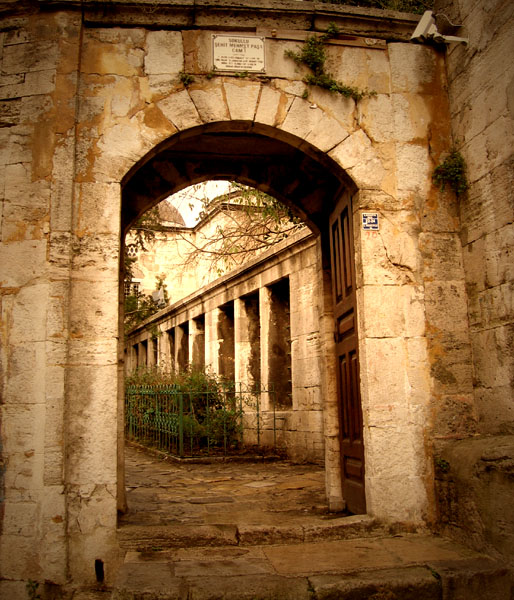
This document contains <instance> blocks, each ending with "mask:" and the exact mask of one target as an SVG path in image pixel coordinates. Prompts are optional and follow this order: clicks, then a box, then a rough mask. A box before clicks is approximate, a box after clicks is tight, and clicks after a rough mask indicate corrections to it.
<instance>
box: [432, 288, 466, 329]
mask: <svg viewBox="0 0 514 600" xmlns="http://www.w3.org/2000/svg"><path fill="white" fill-rule="evenodd" d="M425 311H426V318H427V333H428V335H436V336H437V335H440V334H441V333H443V332H444V335H457V336H458V335H460V334H461V333H463V334H464V335H465V336H467V331H468V315H467V306H466V290H465V284H464V282H463V281H427V283H426V285H425Z"/></svg>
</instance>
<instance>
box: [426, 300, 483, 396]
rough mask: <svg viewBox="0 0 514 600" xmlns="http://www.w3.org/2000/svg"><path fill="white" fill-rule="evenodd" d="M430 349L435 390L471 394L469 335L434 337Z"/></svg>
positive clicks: (461, 333)
mask: <svg viewBox="0 0 514 600" xmlns="http://www.w3.org/2000/svg"><path fill="white" fill-rule="evenodd" d="M443 310H444V309H443ZM428 348H429V358H430V374H431V377H432V387H433V390H434V391H435V392H436V393H438V394H466V393H471V390H472V385H473V380H472V375H473V373H472V364H471V347H470V344H469V338H468V335H467V333H466V332H454V333H448V334H443V335H439V336H433V337H431V338H430V340H429V344H428Z"/></svg>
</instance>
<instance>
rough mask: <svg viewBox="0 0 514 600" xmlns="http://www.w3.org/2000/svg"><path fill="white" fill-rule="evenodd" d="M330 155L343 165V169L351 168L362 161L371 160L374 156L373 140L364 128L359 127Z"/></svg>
mask: <svg viewBox="0 0 514 600" xmlns="http://www.w3.org/2000/svg"><path fill="white" fill-rule="evenodd" d="M330 156H331V157H332V158H333V159H334V160H335V161H336V162H337V163H339V164H340V165H341V167H342V168H343V169H351V168H352V167H354V166H355V165H357V164H358V163H359V162H361V161H366V162H367V161H369V160H370V159H371V158H373V157H374V151H373V148H372V144H371V140H370V139H369V137H368V136H367V135H366V133H365V132H364V131H363V130H362V129H358V130H357V131H356V132H355V133H352V134H351V135H350V136H348V137H347V138H346V139H344V140H343V141H342V142H341V143H340V144H338V146H337V147H336V148H334V149H333V150H332V151H331V152H330Z"/></svg>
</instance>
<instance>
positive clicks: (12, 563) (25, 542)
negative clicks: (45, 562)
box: [0, 534, 42, 597]
mask: <svg viewBox="0 0 514 600" xmlns="http://www.w3.org/2000/svg"><path fill="white" fill-rule="evenodd" d="M39 550H40V547H39V544H38V543H37V538H35V536H33V537H21V536H18V535H8V534H3V535H2V536H1V537H0V577H2V578H5V579H10V580H17V579H18V580H19V579H21V580H25V581H27V580H28V579H33V580H37V579H39V577H40V576H41V575H42V573H41V568H40V557H39ZM25 597H26V596H25Z"/></svg>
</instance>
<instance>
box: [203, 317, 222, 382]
mask: <svg viewBox="0 0 514 600" xmlns="http://www.w3.org/2000/svg"><path fill="white" fill-rule="evenodd" d="M218 354H219V343H218V309H217V308H215V309H213V310H209V311H207V312H206V313H205V367H206V368H207V369H209V370H210V371H211V372H212V373H214V374H215V375H217V374H218V373H219V368H218Z"/></svg>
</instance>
